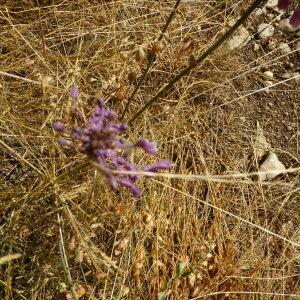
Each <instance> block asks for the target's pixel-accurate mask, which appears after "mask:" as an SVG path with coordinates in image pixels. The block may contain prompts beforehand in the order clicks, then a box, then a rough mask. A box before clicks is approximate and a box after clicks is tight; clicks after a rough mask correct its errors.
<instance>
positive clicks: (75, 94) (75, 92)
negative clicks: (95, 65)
mask: <svg viewBox="0 0 300 300" xmlns="http://www.w3.org/2000/svg"><path fill="white" fill-rule="evenodd" d="M78 93H79V90H78V88H77V87H74V86H73V87H71V89H70V95H71V97H72V98H73V99H75V98H77V97H78Z"/></svg>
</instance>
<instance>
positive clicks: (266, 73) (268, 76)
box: [263, 71, 274, 79]
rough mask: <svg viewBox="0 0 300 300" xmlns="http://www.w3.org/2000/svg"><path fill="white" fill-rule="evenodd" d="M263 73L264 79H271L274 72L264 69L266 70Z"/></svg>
mask: <svg viewBox="0 0 300 300" xmlns="http://www.w3.org/2000/svg"><path fill="white" fill-rule="evenodd" d="M263 75H264V77H265V78H266V79H270V78H271V79H272V78H273V77H274V74H273V72H271V71H266V72H264V74H263Z"/></svg>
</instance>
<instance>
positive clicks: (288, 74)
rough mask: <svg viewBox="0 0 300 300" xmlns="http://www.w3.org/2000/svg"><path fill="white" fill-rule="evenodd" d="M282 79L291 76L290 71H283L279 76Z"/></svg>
mask: <svg viewBox="0 0 300 300" xmlns="http://www.w3.org/2000/svg"><path fill="white" fill-rule="evenodd" d="M280 77H281V78H282V79H289V78H291V77H292V73H291V72H285V73H283V74H282V75H281V76H280Z"/></svg>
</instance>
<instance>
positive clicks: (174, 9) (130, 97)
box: [121, 0, 181, 119]
mask: <svg viewBox="0 0 300 300" xmlns="http://www.w3.org/2000/svg"><path fill="white" fill-rule="evenodd" d="M180 2H181V0H177V1H176V3H175V5H174V7H173V9H172V11H171V13H170V15H169V18H168V20H167V22H166V24H165V26H164V27H163V29H162V30H161V33H160V36H159V37H158V39H157V41H156V42H159V41H161V40H162V38H163V37H164V35H165V33H166V31H167V29H168V27H169V25H170V24H171V21H172V19H173V17H174V15H175V13H176V9H177V7H178V5H179V4H180ZM155 59H156V53H155V52H154V51H151V54H150V56H149V59H148V64H147V67H146V69H145V71H144V73H143V74H142V75H141V77H140V78H139V82H138V84H137V85H136V87H135V89H134V90H133V92H132V94H131V95H130V96H129V98H128V100H127V103H126V106H125V108H124V111H123V113H122V115H121V119H123V118H124V116H125V114H126V113H127V111H128V109H129V105H130V103H131V102H132V100H133V98H134V96H135V95H136V93H137V92H138V90H139V89H140V87H141V85H142V83H143V82H144V80H145V79H146V77H147V75H148V73H149V70H150V68H151V66H152V64H153V63H154V61H155Z"/></svg>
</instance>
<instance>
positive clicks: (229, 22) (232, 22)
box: [227, 17, 238, 27]
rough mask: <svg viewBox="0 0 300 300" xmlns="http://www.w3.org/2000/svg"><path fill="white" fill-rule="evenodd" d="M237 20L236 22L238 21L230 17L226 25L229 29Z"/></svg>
mask: <svg viewBox="0 0 300 300" xmlns="http://www.w3.org/2000/svg"><path fill="white" fill-rule="evenodd" d="M237 20H238V19H236V18H233V17H232V18H230V19H228V21H227V25H228V26H229V27H232V26H233V25H234V24H235V23H236V22H237Z"/></svg>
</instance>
